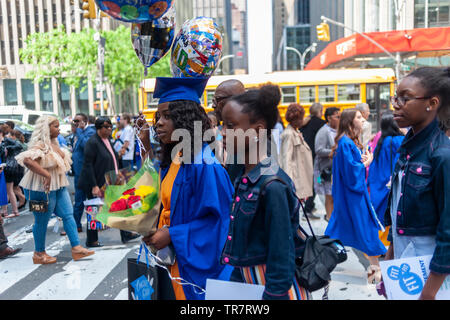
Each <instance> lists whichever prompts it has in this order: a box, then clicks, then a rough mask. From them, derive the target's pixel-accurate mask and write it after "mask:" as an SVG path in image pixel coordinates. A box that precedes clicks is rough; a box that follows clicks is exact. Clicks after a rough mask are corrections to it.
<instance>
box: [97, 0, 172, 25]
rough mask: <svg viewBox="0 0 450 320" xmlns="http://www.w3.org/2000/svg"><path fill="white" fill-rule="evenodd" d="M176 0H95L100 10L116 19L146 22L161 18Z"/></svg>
mask: <svg viewBox="0 0 450 320" xmlns="http://www.w3.org/2000/svg"><path fill="white" fill-rule="evenodd" d="M174 1H175V0H108V1H105V0H95V2H96V3H97V5H98V6H99V8H100V10H102V11H104V12H106V13H107V14H108V15H110V16H111V17H113V18H114V19H117V20H121V21H124V22H131V23H145V22H149V21H152V20H154V19H159V18H161V17H162V16H163V15H164V14H165V13H166V12H167V11H168V10H169V9H170V8H171V7H172V6H173V2H174Z"/></svg>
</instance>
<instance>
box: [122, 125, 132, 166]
mask: <svg viewBox="0 0 450 320" xmlns="http://www.w3.org/2000/svg"><path fill="white" fill-rule="evenodd" d="M120 140H122V141H123V143H125V142H127V141H128V142H129V143H130V144H129V145H128V152H126V153H125V154H124V155H123V157H122V160H133V157H134V130H133V127H132V126H131V125H127V126H126V127H125V128H124V129H123V131H122V134H121V135H120Z"/></svg>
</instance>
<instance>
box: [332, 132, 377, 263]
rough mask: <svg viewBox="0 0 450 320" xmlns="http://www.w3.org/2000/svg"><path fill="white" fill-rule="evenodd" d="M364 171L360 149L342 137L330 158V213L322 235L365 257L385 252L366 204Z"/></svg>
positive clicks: (367, 194)
mask: <svg viewBox="0 0 450 320" xmlns="http://www.w3.org/2000/svg"><path fill="white" fill-rule="evenodd" d="M365 172H366V169H365V167H364V165H363V163H362V162H361V152H360V150H359V149H358V147H357V146H356V145H355V143H354V142H353V141H352V140H351V139H350V138H349V137H347V136H346V135H344V136H343V137H342V138H341V139H340V140H339V143H338V148H337V152H336V154H335V156H334V158H333V187H332V194H333V199H334V210H333V213H332V214H331V219H330V221H329V223H328V226H327V229H326V230H325V234H326V235H328V236H330V237H331V238H334V239H339V240H341V241H342V243H343V244H344V245H346V246H349V247H352V248H356V249H358V250H360V251H362V252H364V253H366V254H367V255H368V256H377V255H381V254H384V253H385V252H386V248H385V247H384V245H383V243H382V242H381V241H380V239H379V237H378V230H383V229H384V228H383V226H382V224H381V222H380V221H379V220H378V218H377V216H376V213H375V210H374V209H373V207H372V203H371V202H370V198H369V192H368V190H367V185H366V174H365Z"/></svg>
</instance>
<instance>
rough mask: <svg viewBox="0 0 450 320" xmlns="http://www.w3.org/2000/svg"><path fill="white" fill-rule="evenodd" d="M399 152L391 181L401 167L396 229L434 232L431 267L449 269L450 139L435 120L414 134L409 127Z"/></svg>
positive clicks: (388, 216) (410, 232) (418, 233)
mask: <svg viewBox="0 0 450 320" xmlns="http://www.w3.org/2000/svg"><path fill="white" fill-rule="evenodd" d="M398 152H399V153H400V157H399V160H398V162H397V164H396V166H395V170H394V174H393V178H392V181H396V179H397V175H398V174H399V171H400V170H403V171H404V173H403V179H402V185H401V194H400V200H399V203H398V208H397V216H396V217H397V220H396V221H397V223H396V230H395V232H397V234H399V235H404V236H427V235H436V250H435V252H434V256H433V259H432V261H431V264H430V270H431V271H433V272H436V273H445V274H447V273H450V141H449V139H448V137H447V136H446V135H445V134H444V133H443V132H442V131H441V130H440V129H439V127H438V122H437V120H435V121H433V122H432V123H431V124H429V125H428V126H427V127H426V128H424V129H423V130H422V131H420V132H419V133H417V134H416V135H413V132H412V130H410V131H409V132H408V134H407V135H406V137H405V140H404V141H403V144H402V145H401V146H400V148H399V151H398ZM393 190H395V188H394V187H393V188H392V189H391V194H390V195H389V202H388V207H387V210H386V213H385V224H386V226H389V225H392V221H391V214H390V205H391V197H392V192H393ZM390 239H392V238H391V237H390ZM394 250H395V248H394Z"/></svg>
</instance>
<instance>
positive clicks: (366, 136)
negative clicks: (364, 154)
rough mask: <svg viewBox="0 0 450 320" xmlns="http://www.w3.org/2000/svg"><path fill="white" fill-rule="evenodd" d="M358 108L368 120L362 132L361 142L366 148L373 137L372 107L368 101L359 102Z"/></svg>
mask: <svg viewBox="0 0 450 320" xmlns="http://www.w3.org/2000/svg"><path fill="white" fill-rule="evenodd" d="M356 110H358V111H359V112H361V114H362V116H363V118H364V119H365V120H366V121H364V124H363V128H362V132H361V137H360V140H361V144H362V146H363V148H366V147H367V145H368V144H369V142H370V141H371V140H372V139H373V135H372V124H371V123H370V121H369V117H370V107H369V105H368V104H367V103H358V104H357V105H356Z"/></svg>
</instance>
